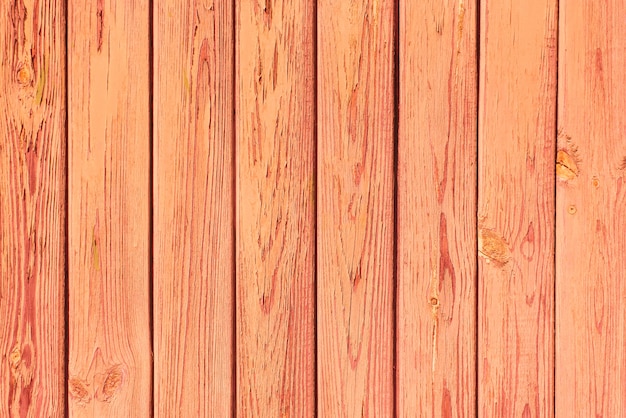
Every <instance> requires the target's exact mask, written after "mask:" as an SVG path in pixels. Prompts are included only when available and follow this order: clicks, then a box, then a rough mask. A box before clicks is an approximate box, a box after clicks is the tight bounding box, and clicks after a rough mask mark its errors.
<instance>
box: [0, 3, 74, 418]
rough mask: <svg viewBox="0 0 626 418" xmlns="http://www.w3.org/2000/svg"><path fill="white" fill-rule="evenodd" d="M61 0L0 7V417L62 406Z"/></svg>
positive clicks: (49, 413)
mask: <svg viewBox="0 0 626 418" xmlns="http://www.w3.org/2000/svg"><path fill="white" fill-rule="evenodd" d="M65 56H66V54H65V2H63V1H60V0H52V1H47V2H38V1H32V0H31V1H18V2H8V1H3V2H1V3H0V416H2V417H44V416H45V417H61V416H63V414H64V411H65V399H66V394H65V382H66V379H65V326H64V318H65V275H66V252H65V251H66V245H65V232H66V231H65V229H66V227H65V225H66V224H65V219H66V200H65V184H66V177H65V176H66V128H65V117H66V112H65V94H66V91H65Z"/></svg>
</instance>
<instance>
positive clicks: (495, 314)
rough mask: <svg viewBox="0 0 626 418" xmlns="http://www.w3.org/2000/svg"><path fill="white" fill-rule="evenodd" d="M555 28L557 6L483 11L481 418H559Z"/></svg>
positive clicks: (536, 3) (549, 2) (507, 5)
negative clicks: (556, 417)
mask: <svg viewBox="0 0 626 418" xmlns="http://www.w3.org/2000/svg"><path fill="white" fill-rule="evenodd" d="M556 26H557V1H556V0H529V1H527V2H523V3H521V2H516V1H511V0H507V1H484V2H481V23H480V29H481V37H480V82H479V85H480V92H479V128H478V131H479V134H478V156H479V158H478V251H479V255H480V257H479V262H478V275H479V278H478V281H479V283H478V407H479V416H481V417H493V416H525V417H526V416H528V417H531V416H532V417H549V416H553V415H554V369H553V366H554V300H553V298H554V157H555V155H554V154H555V139H556V129H555V125H556V53H557V51H556Z"/></svg>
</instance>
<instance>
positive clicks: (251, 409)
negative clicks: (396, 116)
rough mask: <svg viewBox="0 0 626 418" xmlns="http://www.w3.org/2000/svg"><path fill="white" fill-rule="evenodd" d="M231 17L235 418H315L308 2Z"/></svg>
mask: <svg viewBox="0 0 626 418" xmlns="http://www.w3.org/2000/svg"><path fill="white" fill-rule="evenodd" d="M236 4H237V7H236V47H235V50H236V77H235V90H236V94H235V97H236V114H237V122H236V137H237V139H236V150H237V153H236V189H237V193H236V194H237V197H236V208H237V209H236V225H237V232H236V251H237V262H236V271H237V285H236V289H237V290H236V298H237V299H236V302H237V312H236V322H237V330H236V340H237V414H238V415H239V416H246V417H247V416H281V417H283V416H313V415H314V409H315V352H314V350H315V334H314V332H315V331H314V314H315V312H314V308H315V299H314V294H315V292H314V261H315V248H314V233H315V232H314V231H315V224H314V204H315V203H314V194H315V190H314V167H313V162H314V155H315V154H314V152H315V150H314V136H313V134H314V128H315V127H314V117H315V107H314V105H315V104H314V75H315V74H314V60H313V33H314V31H313V29H314V28H313V21H314V2H313V1H312V0H303V1H289V0H274V1H270V0H265V1H257V0H243V1H240V2H237V3H236Z"/></svg>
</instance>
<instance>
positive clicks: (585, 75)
mask: <svg viewBox="0 0 626 418" xmlns="http://www.w3.org/2000/svg"><path fill="white" fill-rule="evenodd" d="M625 20H626V1H624V0H617V1H608V2H605V1H594V0H581V1H575V2H574V1H572V2H569V1H562V2H561V5H560V9H559V79H558V80H559V100H558V103H559V110H558V140H557V141H558V143H557V146H558V151H557V156H556V177H557V195H556V196H557V198H556V220H557V224H556V226H557V242H556V296H557V299H556V307H557V310H556V319H557V327H556V390H555V394H556V415H557V416H573V415H572V411H576V416H581V417H590V416H594V417H621V416H626V350H625V349H624V347H626V314H625V309H626V308H625V306H624V301H625V300H626V281H625V280H624V279H625V278H626V275H625V274H626V273H625V272H626V253H625V252H624V249H626V221H625V219H626V187H625V186H626V184H625V183H626V137H625V135H626V78H625V76H624V74H625V73H624V70H625V69H626V26H624V21H625Z"/></svg>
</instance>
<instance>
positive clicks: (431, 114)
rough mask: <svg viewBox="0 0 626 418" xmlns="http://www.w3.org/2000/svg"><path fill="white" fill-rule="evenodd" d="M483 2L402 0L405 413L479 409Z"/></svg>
mask: <svg viewBox="0 0 626 418" xmlns="http://www.w3.org/2000/svg"><path fill="white" fill-rule="evenodd" d="M476 24H477V3H476V2H475V1H473V0H472V1H467V0H465V1H464V0H429V1H412V0H403V1H401V2H400V27H401V28H403V30H401V31H400V97H399V128H398V129H399V132H398V134H399V139H398V207H397V215H396V216H397V217H398V235H397V246H398V266H397V267H398V307H397V321H398V322H397V329H398V336H397V342H396V352H397V364H398V370H397V403H398V415H399V416H407V417H412V416H415V414H416V411H419V414H421V416H431V417H435V416H444V417H450V416H465V417H473V416H474V415H475V411H476V279H477V278H476V129H477V122H476V121H477V108H476V99H477V96H478V90H477V87H478V86H477V68H476V64H477V62H476V52H477V51H476V36H477V33H476V26H477V25H476Z"/></svg>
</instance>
